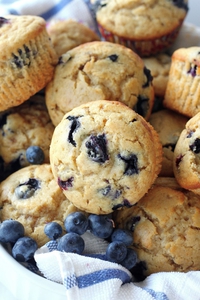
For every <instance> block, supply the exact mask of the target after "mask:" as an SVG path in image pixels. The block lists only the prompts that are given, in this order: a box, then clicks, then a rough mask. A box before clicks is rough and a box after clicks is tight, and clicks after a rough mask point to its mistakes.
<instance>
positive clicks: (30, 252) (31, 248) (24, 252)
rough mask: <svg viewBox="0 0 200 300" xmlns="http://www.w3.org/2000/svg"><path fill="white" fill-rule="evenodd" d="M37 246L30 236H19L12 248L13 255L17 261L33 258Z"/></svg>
mask: <svg viewBox="0 0 200 300" xmlns="http://www.w3.org/2000/svg"><path fill="white" fill-rule="evenodd" d="M37 248H38V246H37V243H36V241H35V240H34V239H32V238H31V237H27V236H24V237H21V238H19V239H18V240H17V241H16V243H15V244H14V246H13V248H12V255H13V257H14V258H15V259H16V260H17V261H19V262H25V261H28V260H30V259H31V258H33V256H34V253H35V251H36V250H37Z"/></svg>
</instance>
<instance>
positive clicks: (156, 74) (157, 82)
mask: <svg viewBox="0 0 200 300" xmlns="http://www.w3.org/2000/svg"><path fill="white" fill-rule="evenodd" d="M143 61H144V64H145V66H146V67H147V68H148V69H149V70H150V71H151V75H152V77H153V86H154V92H155V96H156V97H160V98H161V99H163V98H164V95H165V90H166V87H167V82H168V77H169V70H170V65H171V56H170V55H168V54H166V53H162V54H157V55H155V56H151V57H146V58H143Z"/></svg>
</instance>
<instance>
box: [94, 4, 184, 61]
mask: <svg viewBox="0 0 200 300" xmlns="http://www.w3.org/2000/svg"><path fill="white" fill-rule="evenodd" d="M187 3H188V1H187V0H181V1H169V0H151V1H149V0H148V1H138V0H123V1H116V0H96V1H95V2H94V4H93V5H94V8H95V9H96V19H97V23H98V26H99V31H100V33H101V35H102V37H103V38H104V39H105V40H106V41H109V42H115V43H119V44H123V45H125V46H127V47H130V48H131V49H133V50H134V51H136V52H137V53H138V54H139V55H140V56H142V57H144V56H151V55H155V54H157V53H159V52H161V51H164V50H166V49H167V48H169V46H171V45H172V44H173V42H174V41H175V39H176V37H177V35H178V33H179V30H180V28H181V26H182V23H183V21H184V19H185V17H186V15H187V11H188V4H187Z"/></svg>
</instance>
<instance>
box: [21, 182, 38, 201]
mask: <svg viewBox="0 0 200 300" xmlns="http://www.w3.org/2000/svg"><path fill="white" fill-rule="evenodd" d="M39 188H40V182H39V181H38V180H37V179H35V178H29V180H28V181H26V182H24V183H21V184H19V185H18V186H17V187H16V189H15V195H16V197H17V198H18V199H28V198H30V197H32V196H33V195H34V194H35V191H36V190H37V189H39Z"/></svg>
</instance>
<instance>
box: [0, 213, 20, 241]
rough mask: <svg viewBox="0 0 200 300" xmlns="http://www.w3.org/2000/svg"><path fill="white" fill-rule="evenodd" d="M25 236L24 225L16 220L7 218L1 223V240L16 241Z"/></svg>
mask: <svg viewBox="0 0 200 300" xmlns="http://www.w3.org/2000/svg"><path fill="white" fill-rule="evenodd" d="M23 236H24V226H23V225H22V224H21V223H20V222H18V221H16V220H12V219H10V220H5V221H3V222H2V223H1V224H0V242H2V243H15V242H16V241H17V240H18V239H19V238H21V237H23Z"/></svg>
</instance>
